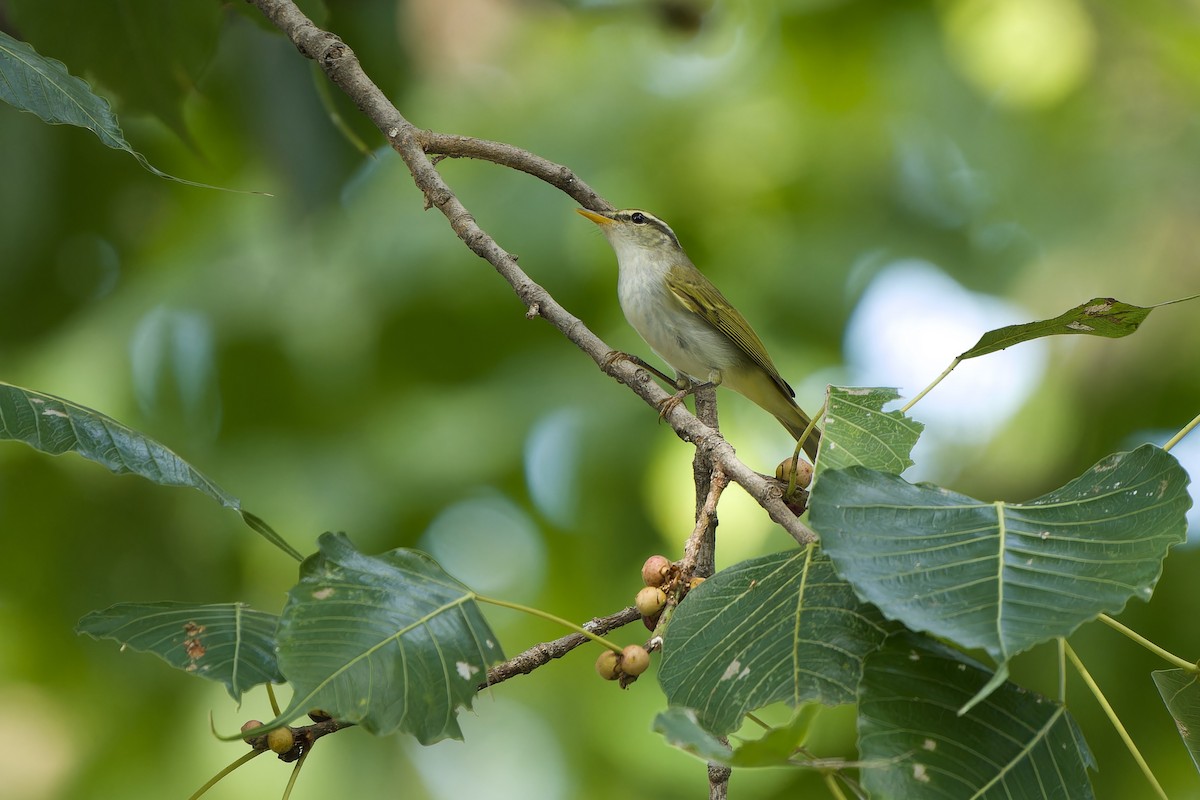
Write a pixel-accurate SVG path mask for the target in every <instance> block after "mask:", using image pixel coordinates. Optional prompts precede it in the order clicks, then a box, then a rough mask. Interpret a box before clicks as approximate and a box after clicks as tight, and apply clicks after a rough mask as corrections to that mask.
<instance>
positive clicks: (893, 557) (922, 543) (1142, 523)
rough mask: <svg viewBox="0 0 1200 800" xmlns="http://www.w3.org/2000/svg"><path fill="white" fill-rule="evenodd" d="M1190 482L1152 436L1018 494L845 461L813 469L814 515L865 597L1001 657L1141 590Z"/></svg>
mask: <svg viewBox="0 0 1200 800" xmlns="http://www.w3.org/2000/svg"><path fill="white" fill-rule="evenodd" d="M1187 484H1188V476H1187V473H1186V472H1184V471H1183V469H1182V468H1181V467H1180V466H1179V463H1178V462H1177V461H1176V460H1175V459H1174V458H1173V457H1172V456H1171V455H1170V454H1169V453H1167V452H1165V451H1163V450H1162V449H1160V448H1158V447H1154V446H1151V445H1145V446H1142V447H1139V448H1138V449H1137V450H1134V451H1133V452H1130V453H1118V454H1116V455H1112V456H1109V457H1107V458H1105V459H1104V460H1102V461H1100V462H1099V463H1098V464H1096V465H1095V466H1094V467H1092V468H1091V469H1090V470H1088V471H1087V472H1086V473H1084V474H1083V475H1081V476H1080V477H1078V478H1076V479H1075V480H1073V481H1071V482H1070V483H1068V484H1067V485H1065V486H1063V487H1062V488H1061V489H1057V490H1055V491H1053V492H1051V493H1049V494H1047V495H1044V496H1042V497H1039V498H1037V499H1035V500H1031V501H1029V502H1027V503H1004V502H1000V501H997V502H994V503H987V502H983V501H980V500H975V499H973V498H971V497H967V496H965V495H961V494H956V493H954V492H951V491H948V490H946V489H942V488H939V487H936V486H930V485H925V484H921V485H913V484H910V483H907V482H906V481H904V480H902V479H901V478H899V477H897V476H895V475H889V474H886V473H882V472H875V471H872V470H867V469H863V468H861V467H852V468H850V469H846V470H835V471H831V472H827V473H825V474H824V476H822V478H821V486H820V491H819V492H817V493H814V495H813V497H812V501H811V506H810V519H811V523H812V525H813V527H814V528H815V529H816V530H817V532H818V533H819V534H820V535H821V542H822V546H823V548H824V549H825V551H826V552H827V553H828V554H829V556H830V557H831V558H832V559H833V562H834V564H835V565H836V566H837V569H838V572H839V574H841V575H842V576H843V577H844V578H846V579H847V580H848V581H850V583H851V584H853V585H854V589H855V591H856V592H857V593H858V595H859V596H860V597H862V598H863V599H864V600H867V601H869V602H871V603H874V604H875V605H877V606H878V607H879V608H880V609H881V610H882V611H883V612H884V614H886V615H887V616H888V617H890V618H892V619H897V620H900V621H902V622H903V623H904V624H905V625H907V626H908V627H910V628H912V629H914V630H922V631H929V632H931V633H933V634H935V635H937V636H942V637H945V638H948V639H951V640H953V641H955V642H957V643H958V644H960V645H962V646H964V647H968V648H974V647H979V648H984V649H986V650H987V651H988V653H990V654H991V655H992V656H993V657H995V658H996V659H998V660H999V661H1001V662H1005V661H1007V660H1008V659H1009V658H1010V657H1011V656H1013V655H1015V654H1016V653H1019V652H1021V651H1022V650H1026V649H1028V648H1030V647H1032V646H1034V645H1035V644H1038V643H1039V642H1044V641H1048V640H1050V639H1054V638H1056V637H1060V636H1067V635H1069V634H1070V633H1071V632H1072V631H1073V630H1075V628H1076V627H1078V626H1079V625H1081V624H1082V623H1084V622H1087V621H1088V620H1091V619H1093V618H1095V617H1096V616H1097V615H1099V614H1101V613H1103V612H1109V613H1113V612H1117V611H1119V610H1120V609H1121V608H1123V607H1124V605H1125V603H1126V601H1127V600H1128V599H1129V598H1130V597H1139V598H1141V599H1143V600H1147V599H1149V598H1150V594H1151V592H1152V590H1153V587H1154V584H1155V582H1156V581H1157V580H1158V577H1159V574H1160V573H1161V570H1162V560H1163V558H1164V557H1165V556H1166V553H1167V550H1168V548H1170V547H1171V545H1174V544H1178V543H1180V542H1182V541H1183V539H1184V534H1185V531H1186V529H1187V521H1186V519H1185V514H1186V512H1187V509H1188V507H1189V506H1190V505H1191V499H1190V498H1189V497H1188V493H1187Z"/></svg>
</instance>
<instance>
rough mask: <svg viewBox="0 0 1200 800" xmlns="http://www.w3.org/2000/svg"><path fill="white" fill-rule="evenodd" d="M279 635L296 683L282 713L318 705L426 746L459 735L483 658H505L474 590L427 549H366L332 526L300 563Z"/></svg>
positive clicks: (286, 669)
mask: <svg viewBox="0 0 1200 800" xmlns="http://www.w3.org/2000/svg"><path fill="white" fill-rule="evenodd" d="M278 639H279V667H280V670H281V671H282V672H283V674H284V675H285V676H286V677H287V679H288V681H289V682H290V683H291V684H292V688H293V691H294V694H293V699H292V704H291V707H290V708H289V709H288V710H287V711H285V712H284V714H283V715H282V718H283V719H292V718H294V717H295V716H297V715H298V714H300V713H303V712H304V711H307V710H309V709H312V708H320V709H323V710H324V711H326V712H327V713H329V714H331V715H332V716H333V717H335V718H336V719H339V720H343V721H345V722H355V723H358V724H360V725H362V726H363V727H364V728H366V729H367V730H369V731H371V732H373V733H376V734H381V735H382V734H387V733H391V732H393V731H395V730H397V729H399V730H403V731H407V732H409V733H411V734H413V735H414V736H416V737H417V739H418V740H420V741H421V742H422V743H423V744H429V743H431V742H435V741H438V740H439V739H444V738H446V737H448V736H449V737H454V738H456V739H457V738H462V733H461V731H460V730H459V727H458V721H457V720H456V718H455V715H456V713H457V710H458V708H459V707H460V706H464V707H468V708H469V707H470V705H471V698H472V697H474V695H475V688H476V686H477V685H478V684H479V682H480V679H481V678H482V676H483V675H484V673H485V672H486V670H487V667H488V665H489V664H491V663H493V662H495V661H497V660H499V659H501V658H502V657H503V656H502V655H501V652H500V646H499V645H498V644H497V643H496V638H495V636H494V635H493V634H492V632H491V630H490V629H489V628H488V625H487V622H486V621H485V620H484V618H483V615H482V614H481V613H480V611H479V608H478V606H477V605H476V603H475V594H474V593H473V592H471V590H469V589H468V588H467V587H465V586H463V585H462V584H461V583H459V582H458V581H456V580H454V579H453V578H451V577H450V576H449V575H447V574H446V573H445V572H444V571H443V570H442V568H441V567H439V566H438V565H437V563H435V562H434V561H433V559H431V558H430V557H429V556H427V555H425V554H424V553H419V552H417V551H415V550H405V549H398V550H392V551H390V552H388V553H384V554H383V555H379V556H367V555H363V554H362V553H360V552H358V551H357V550H356V549H355V548H354V546H353V545H352V544H351V543H350V540H349V539H347V538H346V536H345V535H344V534H332V533H326V534H323V535H322V536H321V539H320V552H319V553H317V554H316V555H313V556H311V557H309V558H308V559H307V560H306V561H305V562H304V564H303V565H302V566H301V568H300V583H298V584H297V585H296V586H295V587H294V588H293V589H292V590H291V591H290V592H289V593H288V602H287V605H286V606H285V607H284V610H283V615H282V619H281V621H280V625H279V634H278Z"/></svg>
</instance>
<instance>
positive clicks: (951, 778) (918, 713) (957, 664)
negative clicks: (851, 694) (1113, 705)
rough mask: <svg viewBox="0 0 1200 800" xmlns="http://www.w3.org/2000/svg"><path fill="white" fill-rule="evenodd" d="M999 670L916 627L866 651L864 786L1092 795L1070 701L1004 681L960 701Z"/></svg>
mask: <svg viewBox="0 0 1200 800" xmlns="http://www.w3.org/2000/svg"><path fill="white" fill-rule="evenodd" d="M991 677H992V674H991V670H989V669H987V668H985V667H983V666H981V665H979V664H977V663H975V662H974V661H971V660H970V659H967V658H966V657H964V656H963V655H962V654H960V653H958V652H956V651H954V650H951V649H950V648H948V647H945V646H943V645H940V644H936V643H934V642H931V641H929V640H926V639H923V638H922V637H918V636H916V635H914V634H911V633H907V632H906V633H903V634H899V635H897V636H895V637H892V638H891V639H889V640H888V642H887V645H886V646H885V647H883V648H882V649H880V650H878V651H876V652H875V653H872V654H871V655H870V656H868V657H867V661H866V666H865V669H864V671H863V679H862V684H861V686H860V689H859V706H858V741H859V749H860V751H861V754H862V758H863V759H864V760H867V761H871V762H876V763H873V766H872V767H871V768H867V769H863V770H862V783H863V787H864V788H866V789H867V791H868V792H869V793H870V795H871V796H872V797H886V798H888V800H909V799H910V798H911V800H928V799H929V798H960V797H961V798H967V797H970V798H976V799H977V800H991V799H992V798H996V800H1001V799H1002V800H1025V799H1026V798H1028V800H1044V798H1048V797H1062V798H1071V799H1072V800H1087V798H1091V797H1092V796H1093V794H1092V788H1091V785H1090V783H1089V782H1088V776H1087V768H1088V767H1092V768H1095V761H1094V760H1093V758H1092V754H1091V752H1090V750H1089V749H1088V747H1087V743H1086V742H1085V741H1084V740H1083V736H1082V734H1081V733H1080V732H1079V728H1078V727H1077V726H1076V724H1075V722H1074V720H1073V719H1072V718H1071V716H1070V714H1068V713H1067V709H1066V707H1065V706H1062V705H1059V704H1058V703H1055V702H1054V701H1052V700H1050V699H1048V698H1045V697H1041V696H1040V695H1038V694H1036V693H1034V692H1030V691H1027V690H1025V689H1022V688H1020V687H1018V686H1016V685H1014V684H1012V683H1004V684H1003V685H1001V686H1000V687H999V688H998V689H997V690H996V691H994V692H992V693H991V694H990V695H988V696H987V698H986V699H984V700H983V701H982V702H980V703H979V704H978V705H977V706H975V707H974V708H973V709H972V710H971V711H970V712H968V713H966V714H964V715H962V716H959V715H957V714H956V710H957V709H959V708H961V707H962V706H963V705H964V704H965V703H966V702H967V700H968V699H970V698H971V697H973V696H975V695H977V694H979V693H980V690H981V689H982V688H983V687H984V685H985V684H986V683H987V682H988V680H989V679H990V678H991Z"/></svg>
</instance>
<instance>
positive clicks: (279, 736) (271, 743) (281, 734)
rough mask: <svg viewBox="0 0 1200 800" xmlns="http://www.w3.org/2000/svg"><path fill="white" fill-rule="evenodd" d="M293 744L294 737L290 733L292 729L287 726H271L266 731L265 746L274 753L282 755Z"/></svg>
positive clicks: (294, 744)
mask: <svg viewBox="0 0 1200 800" xmlns="http://www.w3.org/2000/svg"><path fill="white" fill-rule="evenodd" d="M295 746H296V737H295V735H294V734H293V733H292V729H291V728H289V727H288V726H286V725H284V726H283V727H282V728H273V729H271V730H270V731H268V732H267V747H269V748H271V749H272V750H273V751H275V752H276V753H279V754H280V755H283V754H284V753H287V752H289V751H290V750H291V749H292V748H293V747H295Z"/></svg>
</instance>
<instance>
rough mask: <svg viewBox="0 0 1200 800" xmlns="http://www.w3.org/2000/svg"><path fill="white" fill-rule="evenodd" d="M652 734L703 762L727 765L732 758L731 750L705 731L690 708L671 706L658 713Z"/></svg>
mask: <svg viewBox="0 0 1200 800" xmlns="http://www.w3.org/2000/svg"><path fill="white" fill-rule="evenodd" d="M654 732H655V733H657V734H660V735H662V736H663V738H665V739H666V740H667V742H669V743H670V744H671V745H673V746H674V747H678V748H679V749H680V750H683V751H684V752H687V753H691V754H692V755H694V756H696V757H697V758H701V759H704V760H705V761H713V762H716V763H717V764H728V763H729V761H730V759H731V758H732V757H733V748H731V747H730V746H729V745H728V744H726V743H725V742H722V741H721V740H720V739H718V738H717V737H716V736H714V735H713V734H711V733H709V732H708V731H706V730H705V729H704V727H703V726H702V725H701V724H700V721H699V720H698V719H697V718H696V712H695V711H693V710H692V709H690V708H682V707H680V706H673V707H671V708H668V709H667V710H666V711H661V712H659V714H658V715H657V716H656V717H655V718H654Z"/></svg>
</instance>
